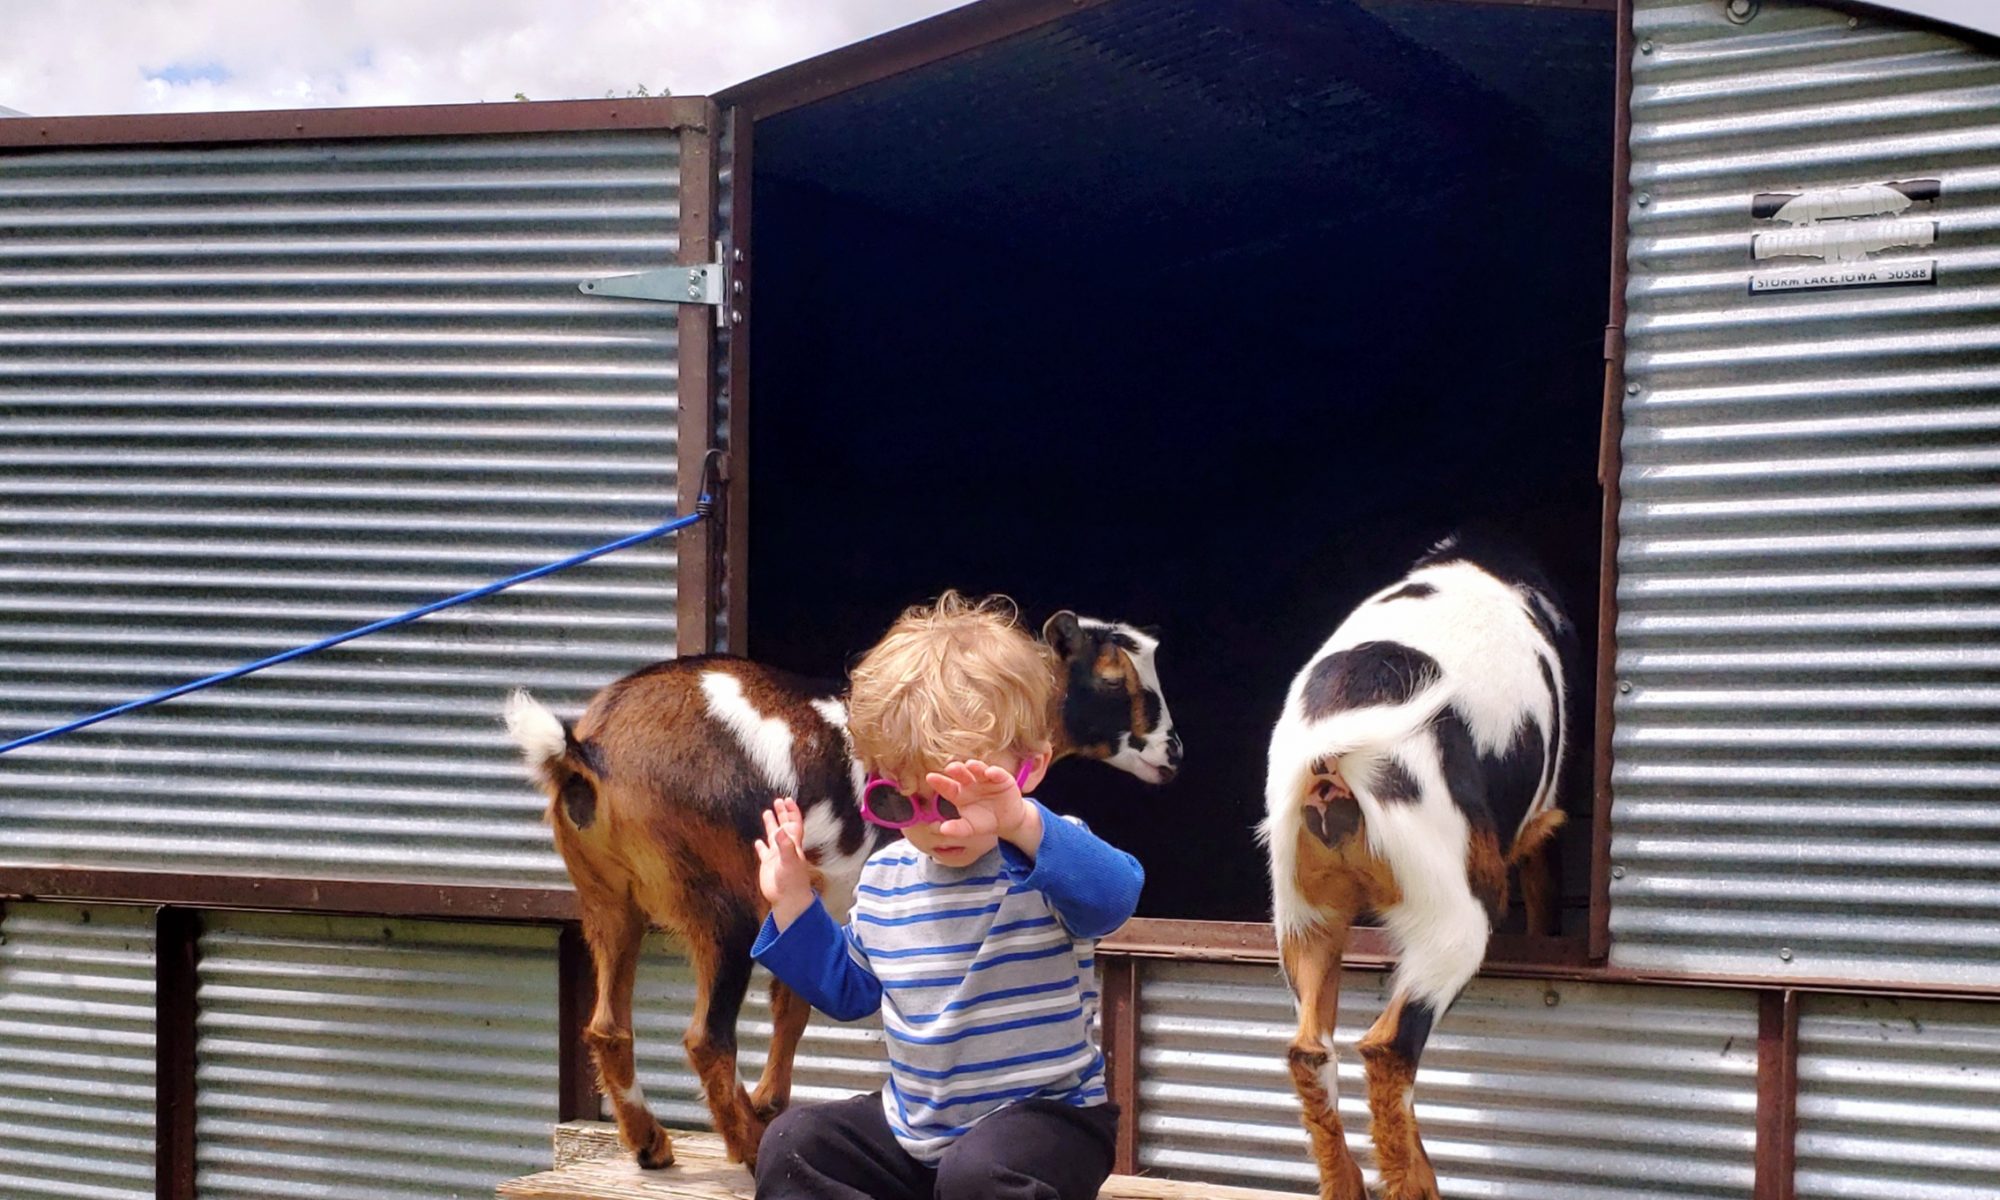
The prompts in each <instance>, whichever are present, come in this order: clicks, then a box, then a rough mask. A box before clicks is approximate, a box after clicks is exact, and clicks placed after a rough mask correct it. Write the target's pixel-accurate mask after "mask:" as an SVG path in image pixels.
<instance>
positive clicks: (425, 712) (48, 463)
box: [0, 131, 678, 884]
mask: <svg viewBox="0 0 2000 1200" xmlns="http://www.w3.org/2000/svg"><path fill="white" fill-rule="evenodd" d="M677 147H678V141H677V138H676V135H674V134H672V133H670V132H664V131H654V132H606V133H562V134H532V135H495V136H479V137H470V136H468V137H429V138H386V139H371V140H363V141H325V142H277V143H273V142H265V143H255V144H244V145H224V146H198V145H167V146H152V147H137V148H130V149H120V148H109V149H63V150H48V151H10V152H6V153H0V206H4V207H5V208H6V210H7V218H6V222H5V226H4V228H0V405H4V406H5V407H6V409H7V412H8V419H7V421H6V422H5V423H4V425H0V506H4V509H5V511H6V514H7V529H6V531H5V532H4V534H0V555H4V558H5V562H4V564H0V670H4V671H5V672H6V673H7V674H8V675H9V676H10V677H12V678H13V679H14V680H15V683H14V685H13V686H10V687H9V688H8V689H7V693H6V695H5V696H4V697H3V698H0V721H4V723H5V725H6V727H7V728H8V729H9V730H10V731H18V732H28V731H31V730H33V729H37V728H41V727H43V726H45V725H50V724H55V723H57V722H59V721H60V720H62V719H65V718H67V717H70V716H73V715H76V714H78V713H82V712H88V711H91V710H93V709H95V708H98V707H101V706H103V705H105V704H108V703H111V702H116V701H120V700H125V699H129V698H132V697H135V696H139V695H144V694H146V693H148V692H151V691H154V690H156V689H159V688H161V687H165V686H169V685H172V684H176V683H180V682H183V681H186V680H189V679H193V678H197V677H199V676H202V675H205V674H208V673H211V672H213V671H216V670H220V669H222V668H225V667H229V666H234V665H236V664H237V663H239V662H243V661H247V660H249V659H252V658H256V657H260V656H262V655H265V654H267V653H271V652H274V651H277V650H281V649H285V648H287V647H289V646H292V645H296V644H299V643H301V642H305V641H310V640H313V639H315V638H317V637H320V636H323V635H325V634H328V633H332V632H335V631H338V630H342V629H346V628H349V627H351V626H354V625H359V624H362V623H364V622H366V621H370V620H373V619H376V618H378V617H382V616H386V615H389V614H391V613H395V612H400V611H402V610H404V609H406V608H409V607H413V606H415V605H417V604H419V603H422V602H425V601H428V600H432V599H437V598H439V597H442V596H446V595H450V594H452V593H455V592H458V591H461V590H464V589H467V588H470V587H473V586H477V585H479V584H482V583H485V582H488V581H489V580H492V579H496V578H499V577H501V576H503V575H506V574H510V573H512V572H514V571H516V570H519V569H521V568H523V567H526V566H532V565H535V564H538V563H541V562H546V561H549V560H551V559H554V558H558V557H561V556H562V555H564V554H566V553H569V552H571V551H574V550H578V549H582V548H584V547H587V546H591V545H595V544H597V543H599V542H602V541H607V540H610V538H611V537H613V536H616V535H618V534H622V533H628V532H631V531H633V530H636V529H640V528H644V527H645V526H648V525H652V524H656V523H658V522H659V521H661V520H663V519H665V517H666V516H667V515H669V513H670V510H671V509H672V507H673V502H674V500H673V498H674V475H675V468H674V462H675V458H674V456H675V442H674V422H675V407H674V391H675V376H676V365H675V341H674V326H673V318H674V308H673V306H671V305H663V304H644V303H632V302H622V301H605V300H599V299H593V298H591V297H587V296H584V295H582V294H580V293H579V292H578V291H577V289H576V285H577V282H578V281H579V280H581V279H584V278H587V277H590V276H594V275H604V274H617V273H623V272H630V271H635V270H641V269H646V268H649V267H653V266H658V265H663V264H665V263H667V262H670V261H671V256H672V254H673V252H674V248H675V239H674V227H675V223H676V221H677V217H678V210H677V205H678V197H677V189H676V186H675V179H676V165H675V164H676V155H677ZM673 611H674V552H673V546H672V543H671V542H664V543H654V544H652V545H649V546H646V547H641V548H637V549H633V550H627V551H624V552H622V553H620V554H618V555H615V556H612V557H611V558H609V559H605V560H601V561H600V562H597V563H594V564H591V565H588V566H585V567H582V568H578V569H576V570H574V571H570V572H566V573H564V574H562V575H559V576H555V577H552V578H550V579H547V580H542V581H539V582H537V583H534V584H530V585H527V586H524V587H522V588H521V589H519V590H517V591H515V592H512V593H509V594H507V595H505V596H503V597H500V598H496V599H492V600H488V601H484V602H481V603H479V604H477V605H475V606H472V607H469V608H464V609H456V610H452V611H451V612H449V613H446V614H443V615H440V616H436V617H432V618H429V619H427V620H426V621H424V622H422V623H420V624H418V625H416V626H412V627H408V628H405V629H401V630H396V631H391V632H388V633H383V634H378V635H375V636H373V637H370V638H367V639H365V640H363V641H361V642H358V643H355V644H353V645H351V646H347V647H343V648H340V649H337V650H334V651H331V652H328V653H326V654H323V655H319V656H315V657H312V658H308V659H304V660H301V661H300V662H297V663H293V664H290V665H287V666H285V667H281V668H277V669H274V670H272V671H269V672H267V673H265V674H262V675H260V676H256V677H253V678H252V679H249V680H245V681H240V682H237V683H233V684H230V685H227V686H225V687H223V688H219V689H215V690H211V691H208V692H204V693H201V694H199V695H197V696H194V697H189V698H186V699H183V700H180V701H176V702H173V703H171V704H169V705H167V706H164V707H162V708H159V709H154V710H149V711H147V712H145V713H141V714H135V715H132V716H127V717H124V718H121V719H120V720H118V721H117V722H115V723H112V724H109V725H106V726H104V727H101V728H99V729H96V730H92V731H87V732H84V733H80V734H75V735H72V736H69V737H66V738H63V739H61V740H58V741H55V742H51V743H47V744H44V745H40V746H36V747H33V748H30V749H27V750H23V751H17V752H15V753H14V754H13V755H10V756H9V760H8V764H9V769H8V770H7V771H6V772H5V773H4V774H0V859H4V860H5V861H8V862H14V863H34V864H60V865H68V866H101V867H137V868H156V869H177V870H216V871H236V872H254V873H263V874H276V875H303V876H323V877H339V878H421V879H422V880H424V881H426V882H459V883H467V882H490V883H516V884H553V883H556V882H558V881H559V880H560V879H561V877H562V876H561V869H560V866H559V865H558V864H557V862H556V859H555V857H554V855H553V853H552V852H551V850H550V849H549V846H548V836H547V833H546V831H545V830H543V829H541V828H540V827H539V824H538V820H537V817H538V809H539V807H540V804H541V801H540V800H539V799H538V798H537V797H536V795H535V794H534V793H533V792H532V791H531V790H530V789H529V788H528V787H527V786H526V785H525V784H524V782H523V781H522V779H521V776H520V772H519V769H518V768H517V766H516V765H515V764H514V763H513V762H511V761H510V758H509V751H508V750H507V748H506V744H505V741H504V737H503V734H502V732H501V730H500V727H499V724H498V716H497V714H498V710H499V705H500V703H501V700H502V698H503V697H504V694H505V692H506V689H508V688H510V687H512V686H514V685H516V684H529V685H532V686H534V687H536V688H537V689H538V690H539V691H540V692H542V693H543V694H544V698H545V699H548V700H550V701H552V702H554V703H555V704H557V705H558V706H559V707H570V708H571V710H572V711H573V708H574V706H575V705H577V704H579V703H580V702H581V700H582V699H583V698H584V697H585V696H586V695H587V694H588V693H589V691H590V690H591V689H593V688H595V687H596V686H599V685H601V684H602V683H604V682H605V681H606V680H608V679H610V678H612V677H614V676H616V675H618V674H620V673H621V672H623V671H625V670H627V669H629V668H631V667H633V666H636V665H639V664H641V663H644V662H647V661H650V660H653V659H656V658H660V657H665V656H666V655H668V654H670V653H671V652H672V649H673V645H674V625H673Z"/></svg>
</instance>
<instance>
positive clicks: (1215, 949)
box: [1097, 917, 1584, 969]
mask: <svg viewBox="0 0 2000 1200" xmlns="http://www.w3.org/2000/svg"><path fill="white" fill-rule="evenodd" d="M1097 948H1098V952H1099V953H1102V954H1112V955H1129V956H1131V957H1134V958H1177V959H1191V960H1208V961H1215V962H1271V963H1275V962H1277V961H1278V941H1277V935H1276V934H1275V933H1274V932H1273V930H1272V928H1271V926H1270V925H1268V924H1262V923H1255V922H1248V921H1176V920H1162V919H1158V918H1153V917H1139V918H1136V919H1134V920H1131V921H1127V922H1126V923H1125V925H1124V927H1123V928H1121V929H1119V930H1118V932H1116V933H1114V934H1112V935H1111V936H1110V937H1108V938H1105V939H1104V940H1103V941H1101V942H1099V943H1098V944H1097ZM1395 960H1396V955H1395V951H1394V949H1393V948H1392V947H1391V946H1390V944H1389V941H1388V938H1387V936H1386V935H1385V934H1384V933H1383V931H1382V930H1381V929H1379V928H1377V927H1375V926H1372V925H1356V926H1354V927H1353V928H1352V929H1350V930H1349V931H1348V935H1347V952H1346V954H1345V955H1343V956H1342V960H1341V961H1342V962H1344V963H1346V964H1347V965H1348V966H1351V967H1372V966H1387V965H1390V964H1392V963H1394V962H1395ZM1583 965H1584V956H1583V945H1582V942H1581V940H1580V939H1578V938H1574V937H1538V936H1533V935H1527V934H1507V933H1500V934H1495V935H1493V940H1492V943H1491V946H1490V948H1489V950H1488V963H1487V966H1488V968H1489V969H1493V968H1500V967H1512V966H1519V967H1581V966H1583Z"/></svg>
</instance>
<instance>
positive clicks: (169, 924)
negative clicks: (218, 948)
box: [153, 905, 201, 1200]
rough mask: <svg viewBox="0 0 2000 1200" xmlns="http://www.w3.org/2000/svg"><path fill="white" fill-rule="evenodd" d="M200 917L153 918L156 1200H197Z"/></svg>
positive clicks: (167, 910) (164, 911) (166, 910)
mask: <svg viewBox="0 0 2000 1200" xmlns="http://www.w3.org/2000/svg"><path fill="white" fill-rule="evenodd" d="M200 941H201V914H200V913H198V912H196V911H195V910H194V909H191V908H181V907H178V906H174V905H166V906H162V907H161V908H160V909H159V910H158V911H156V912H155V913H154V915H153V1089H154V1091H153V1137H154V1148H153V1195H154V1196H155V1197H157V1200H195V1190H194V1181H195V1038H196V1032H195V1017H196V1013H195V988H196V985H197V982H198V977H197V969H196V968H197V962H196V959H197V955H198V953H199V946H200Z"/></svg>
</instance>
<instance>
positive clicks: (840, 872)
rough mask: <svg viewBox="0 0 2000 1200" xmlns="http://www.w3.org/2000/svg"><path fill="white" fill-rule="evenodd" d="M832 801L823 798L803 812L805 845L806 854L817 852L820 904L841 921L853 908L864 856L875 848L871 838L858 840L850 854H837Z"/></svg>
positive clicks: (836, 825) (837, 834) (837, 832)
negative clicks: (821, 879)
mask: <svg viewBox="0 0 2000 1200" xmlns="http://www.w3.org/2000/svg"><path fill="white" fill-rule="evenodd" d="M801 803H804V802H803V801H801ZM833 803H834V802H833V800H832V799H830V798H829V799H824V800H821V801H819V802H818V803H816V804H814V805H813V806H812V807H811V808H808V809H806V810H805V819H806V844H805V849H806V850H807V851H808V852H812V851H818V858H819V873H820V874H821V875H822V876H823V877H824V878H825V880H826V883H825V886H824V888H823V889H822V890H821V892H820V901H821V902H822V903H823V904H825V905H826V911H827V912H829V913H832V914H833V919H834V920H836V921H845V920H846V919H847V914H848V911H849V910H850V909H852V908H853V907H854V888H855V886H856V885H857V884H859V883H860V882H861V868H862V867H863V866H866V865H867V863H868V854H869V852H870V851H871V850H873V849H874V848H875V843H874V839H872V838H862V839H861V845H860V846H859V847H857V848H856V849H855V851H854V853H852V854H842V853H841V852H840V834H841V830H842V825H841V820H840V817H839V816H838V815H837V814H835V812H834V811H833Z"/></svg>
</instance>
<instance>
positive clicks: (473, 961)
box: [195, 916, 557, 1200]
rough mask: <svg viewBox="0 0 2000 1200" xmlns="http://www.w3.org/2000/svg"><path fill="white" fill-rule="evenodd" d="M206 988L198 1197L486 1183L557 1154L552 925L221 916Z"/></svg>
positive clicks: (361, 1196) (478, 1193)
mask: <svg viewBox="0 0 2000 1200" xmlns="http://www.w3.org/2000/svg"><path fill="white" fill-rule="evenodd" d="M197 1002H198V1003H199V1005H200V1016H199V1027H198V1038H197V1042H196V1060H197V1064H198V1065H197V1070H196V1075H195V1080H196V1086H197V1089H198V1094H197V1107H196V1113H197V1121H196V1131H195V1136H196V1145H197V1181H196V1191H197V1193H198V1194H199V1195H200V1196H201V1197H202V1198H203V1200H218V1198H221V1197H231V1196H240V1197H244V1198H245V1200H267V1198H269V1197H277V1196H311V1197H315V1198H321V1197H324V1198H328V1200H332V1198H351V1200H398V1198H401V1200H416V1198H419V1197H421V1198H423V1200H443V1198H445V1197H466V1198H472V1197H479V1198H482V1200H483V1198H485V1197H490V1196H491V1195H492V1194H493V1188H494V1186H495V1185H496V1184H497V1183H498V1182H499V1181H500V1180H502V1179H507V1178H511V1177H513V1176H517V1175H524V1174H527V1173H529V1172H531V1171H536V1170H545V1169H547V1167H548V1163H549V1148H548V1137H549V1128H550V1126H551V1125H552V1124H553V1123H554V1122H555V1119H556V1094H557V1093H556V970H555V932H554V931H553V930H550V929H527V928H517V927H509V926H495V925H473V924H446V923H442V922H412V921H374V920H365V919H361V918H347V917H305V916H216V917H214V918H212V919H211V920H210V921H209V923H208V926H207V928H206V929H205V930H204V932H203V934H202V938H201V966H200V990H199V992H198V995H197Z"/></svg>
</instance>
